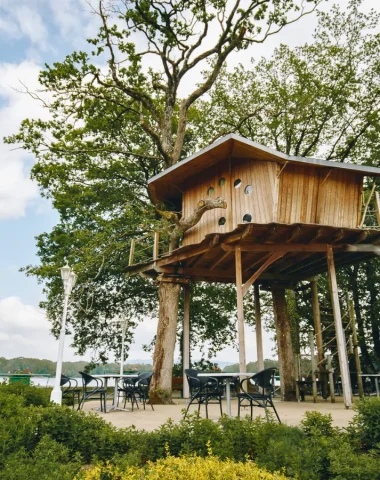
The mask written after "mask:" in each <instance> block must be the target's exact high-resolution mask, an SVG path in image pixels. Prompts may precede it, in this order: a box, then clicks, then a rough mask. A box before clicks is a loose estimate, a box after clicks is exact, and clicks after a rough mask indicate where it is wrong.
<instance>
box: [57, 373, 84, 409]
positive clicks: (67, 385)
mask: <svg viewBox="0 0 380 480" xmlns="http://www.w3.org/2000/svg"><path fill="white" fill-rule="evenodd" d="M61 387H64V388H63V389H62V398H65V397H70V396H71V397H72V407H73V408H74V406H75V399H76V398H77V399H78V405H79V404H80V396H81V391H80V389H79V388H78V382H77V381H76V380H75V378H70V377H67V376H66V375H63V374H62V375H61Z"/></svg>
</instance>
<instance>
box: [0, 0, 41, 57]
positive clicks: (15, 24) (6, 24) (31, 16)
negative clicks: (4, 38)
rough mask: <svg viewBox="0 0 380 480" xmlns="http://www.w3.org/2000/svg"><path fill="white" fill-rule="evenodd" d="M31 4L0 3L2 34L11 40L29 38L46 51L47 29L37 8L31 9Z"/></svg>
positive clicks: (7, 1)
mask: <svg viewBox="0 0 380 480" xmlns="http://www.w3.org/2000/svg"><path fill="white" fill-rule="evenodd" d="M28 4H29V5H30V2H23V1H18V2H17V4H15V2H14V1H11V0H2V1H1V2H0V15H1V18H0V32H3V33H5V34H7V35H9V36H10V37H11V38H27V39H28V40H29V41H30V42H32V43H33V44H38V45H39V46H40V48H41V50H45V49H46V47H47V45H49V44H48V42H47V41H46V40H47V34H48V32H47V28H46V26H45V24H44V22H43V20H42V17H41V15H40V14H39V12H38V9H36V8H33V9H32V8H30V6H29V5H28Z"/></svg>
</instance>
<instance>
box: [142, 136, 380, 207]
mask: <svg viewBox="0 0 380 480" xmlns="http://www.w3.org/2000/svg"><path fill="white" fill-rule="evenodd" d="M228 157H231V158H232V159H233V158H252V159H256V160H261V161H263V160H264V161H269V162H277V163H279V164H286V163H290V164H294V165H297V164H298V165H310V166H314V167H320V168H325V169H331V168H337V169H343V170H350V171H353V172H357V173H358V175H360V176H371V177H373V176H380V168H376V167H367V166H363V165H355V164H353V163H340V162H334V161H327V160H321V159H318V158H306V157H298V156H293V155H287V154H285V153H281V152H279V151H277V150H274V149H272V148H269V147H265V146H264V145H260V144H259V143H257V142H253V141H252V140H248V139H247V138H244V137H240V136H239V135H235V134H234V133H231V134H229V135H226V136H225V137H222V138H220V139H219V140H217V141H216V142H214V143H212V144H211V145H209V146H207V147H205V148H202V150H199V152H196V153H194V154H193V155H191V156H190V157H187V158H185V159H184V160H182V161H181V162H178V163H176V164H175V165H173V166H172V167H170V168H167V169H166V170H164V171H163V172H161V173H159V174H158V175H156V176H154V177H152V178H151V179H150V180H149V181H148V185H149V190H150V193H151V195H152V198H153V201H162V200H169V199H170V200H175V199H179V198H180V197H181V194H182V189H183V186H184V182H185V181H186V180H187V179H188V178H189V177H190V176H194V175H197V174H199V173H201V172H203V171H204V170H209V169H211V168H213V167H214V166H215V165H216V164H217V163H219V162H220V161H222V160H224V159H226V158H228Z"/></svg>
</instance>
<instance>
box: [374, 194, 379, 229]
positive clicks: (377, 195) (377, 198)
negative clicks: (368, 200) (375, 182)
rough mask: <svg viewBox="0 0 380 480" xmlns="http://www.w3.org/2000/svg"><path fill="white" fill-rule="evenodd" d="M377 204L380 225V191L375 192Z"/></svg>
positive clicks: (377, 216)
mask: <svg viewBox="0 0 380 480" xmlns="http://www.w3.org/2000/svg"><path fill="white" fill-rule="evenodd" d="M375 205H376V218H377V224H378V225H380V195H379V192H375Z"/></svg>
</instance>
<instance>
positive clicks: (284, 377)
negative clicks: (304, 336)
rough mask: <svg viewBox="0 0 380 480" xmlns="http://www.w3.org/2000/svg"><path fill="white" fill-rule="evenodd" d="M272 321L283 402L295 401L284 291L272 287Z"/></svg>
mask: <svg viewBox="0 0 380 480" xmlns="http://www.w3.org/2000/svg"><path fill="white" fill-rule="evenodd" d="M272 297H273V307H274V319H275V323H276V335H277V347H278V360H279V366H280V381H281V391H282V396H283V400H285V401H287V402H291V401H295V400H296V384H295V365H294V351H293V345H292V326H291V321H290V318H289V314H288V309H287V305H286V299H285V289H284V288H283V287H279V286H273V287H272Z"/></svg>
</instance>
